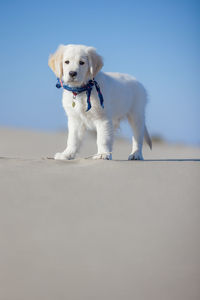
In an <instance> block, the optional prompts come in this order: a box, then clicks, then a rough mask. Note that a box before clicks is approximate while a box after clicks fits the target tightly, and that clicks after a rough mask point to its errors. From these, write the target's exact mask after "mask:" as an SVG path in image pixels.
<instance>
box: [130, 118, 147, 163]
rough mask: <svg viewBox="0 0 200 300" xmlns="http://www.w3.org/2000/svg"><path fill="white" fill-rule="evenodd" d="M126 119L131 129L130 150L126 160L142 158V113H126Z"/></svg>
mask: <svg viewBox="0 0 200 300" xmlns="http://www.w3.org/2000/svg"><path fill="white" fill-rule="evenodd" d="M127 117H128V121H129V124H130V126H131V128H132V130H133V134H134V135H133V136H132V151H131V154H130V155H129V157H128V160H143V155H142V145H143V139H144V129H145V121H144V119H145V118H144V114H137V115H136V114H134V113H129V114H128V116H127Z"/></svg>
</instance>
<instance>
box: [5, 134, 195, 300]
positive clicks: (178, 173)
mask: <svg viewBox="0 0 200 300" xmlns="http://www.w3.org/2000/svg"><path fill="white" fill-rule="evenodd" d="M0 138H1V148H0V199H1V200H0V300H44V299H47V300H60V299H62V300H63V299H67V300H90V299H91V300H132V299H136V300H143V299H144V300H177V299H180V300H188V299H190V300H194V299H195V300H197V299H200V254H199V253H200V241H199V217H200V204H199V202H200V201H199V199H200V181H199V179H200V149H199V148H195V147H186V146H183V145H173V144H171V145H170V144H166V143H156V144H154V147H153V151H150V150H149V149H148V148H147V147H145V149H144V157H145V161H143V162H137V161H135V162H134V161H132V162H129V161H127V157H128V154H129V151H130V144H129V143H128V142H127V141H125V140H123V139H118V140H117V141H116V142H115V148H114V153H113V161H94V160H92V159H84V157H87V156H90V155H92V154H94V153H95V152H96V146H95V141H94V139H93V138H91V137H89V136H88V137H87V138H86V140H85V142H84V144H83V148H82V150H81V153H80V154H79V156H78V158H77V159H76V160H74V161H65V162H62V161H54V160H52V159H47V157H50V158H51V157H53V154H54V153H55V152H59V151H61V150H63V149H64V147H65V144H66V135H65V133H64V132H63V133H62V132H61V133H36V132H31V131H22V130H11V129H0Z"/></svg>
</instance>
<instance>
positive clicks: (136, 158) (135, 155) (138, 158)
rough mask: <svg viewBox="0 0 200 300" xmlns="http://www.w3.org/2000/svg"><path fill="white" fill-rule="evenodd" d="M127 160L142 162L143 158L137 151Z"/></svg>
mask: <svg viewBox="0 0 200 300" xmlns="http://www.w3.org/2000/svg"><path fill="white" fill-rule="evenodd" d="M128 160H144V158H143V156H142V153H141V151H139V150H137V151H135V152H134V153H131V154H130V155H129V157H128Z"/></svg>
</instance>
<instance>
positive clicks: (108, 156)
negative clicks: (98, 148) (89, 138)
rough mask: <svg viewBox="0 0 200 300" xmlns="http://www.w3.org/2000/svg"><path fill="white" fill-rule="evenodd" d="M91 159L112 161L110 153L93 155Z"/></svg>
mask: <svg viewBox="0 0 200 300" xmlns="http://www.w3.org/2000/svg"><path fill="white" fill-rule="evenodd" d="M92 158H93V159H104V160H112V154H111V153H102V154H95V155H94V156H93V157H92Z"/></svg>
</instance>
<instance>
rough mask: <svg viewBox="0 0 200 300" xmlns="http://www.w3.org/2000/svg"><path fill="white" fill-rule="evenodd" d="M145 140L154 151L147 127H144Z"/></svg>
mask: <svg viewBox="0 0 200 300" xmlns="http://www.w3.org/2000/svg"><path fill="white" fill-rule="evenodd" d="M144 139H145V142H146V143H147V144H148V145H149V148H150V149H151V150H152V141H151V138H150V136H149V133H148V130H147V127H146V125H145V127H144Z"/></svg>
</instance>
